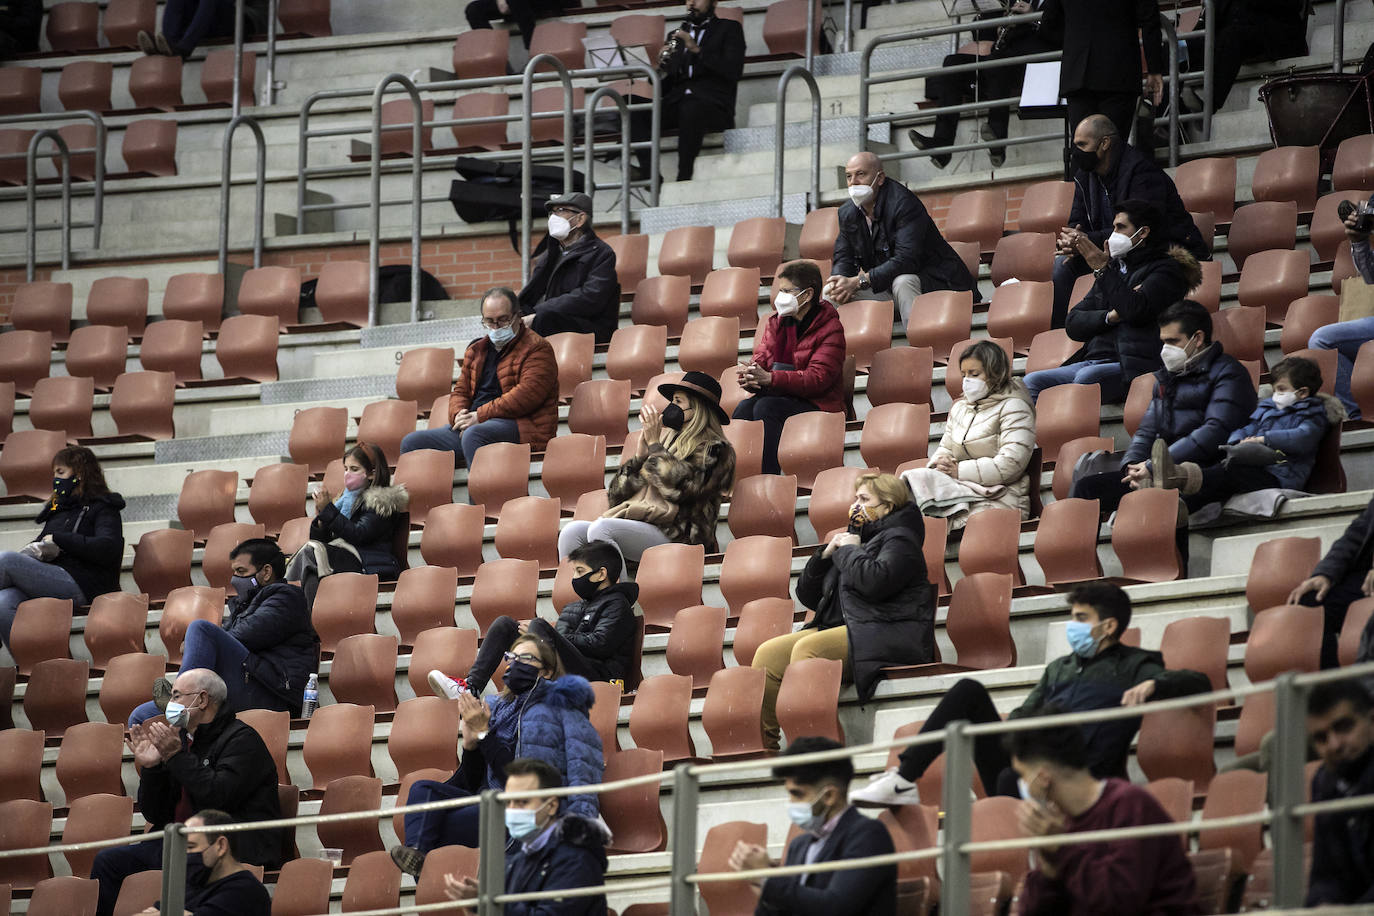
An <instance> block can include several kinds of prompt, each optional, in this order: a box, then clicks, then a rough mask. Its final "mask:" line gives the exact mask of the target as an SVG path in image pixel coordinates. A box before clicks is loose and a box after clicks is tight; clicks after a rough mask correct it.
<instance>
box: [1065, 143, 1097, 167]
mask: <svg viewBox="0 0 1374 916" xmlns="http://www.w3.org/2000/svg"><path fill="white" fill-rule="evenodd" d="M1069 157H1070V158H1071V159H1072V160H1073V164H1074V165H1075V166H1077V167H1078V168H1080V169H1082V170H1083V171H1085V172H1091V171H1094V170H1096V169H1097V166H1098V164H1099V163H1100V162H1101V161H1102V157H1101V156H1099V155H1098V154H1097V150H1095V149H1079V148H1078V147H1076V146H1075V147H1074V148H1073V149H1072V150H1070V151H1069Z"/></svg>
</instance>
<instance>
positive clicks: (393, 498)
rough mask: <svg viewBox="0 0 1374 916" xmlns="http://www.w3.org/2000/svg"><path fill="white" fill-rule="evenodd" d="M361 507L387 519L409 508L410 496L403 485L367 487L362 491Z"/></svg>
mask: <svg viewBox="0 0 1374 916" xmlns="http://www.w3.org/2000/svg"><path fill="white" fill-rule="evenodd" d="M363 507H364V508H366V509H371V510H372V511H373V512H376V513H377V514H378V515H380V516H381V517H382V518H389V517H391V516H392V515H395V514H396V513H398V512H405V511H406V509H408V508H409V507H410V494H409V493H407V492H406V485H405V484H403V483H398V484H393V485H392V486H389V487H368V488H367V489H366V490H364V491H363Z"/></svg>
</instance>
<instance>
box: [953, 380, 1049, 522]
mask: <svg viewBox="0 0 1374 916" xmlns="http://www.w3.org/2000/svg"><path fill="white" fill-rule="evenodd" d="M1034 450H1035V407H1034V405H1033V404H1032V403H1031V399H1030V393H1029V392H1027V391H1026V386H1025V385H1023V384H1022V383H1021V380H1020V379H1012V382H1011V385H1009V386H1008V387H1007V388H1006V389H1004V390H1002V391H997V392H993V393H992V394H989V395H988V396H987V397H985V398H983V399H982V400H981V401H978V402H977V403H975V404H970V403H969V402H968V401H967V400H965V399H964V398H960V399H959V400H957V401H955V402H954V403H953V404H952V405H951V406H950V408H949V419H948V420H947V421H946V422H945V434H944V435H943V436H942V437H941V438H940V447H939V448H937V449H936V450H935V453H934V454H933V455H931V458H932V459H933V458H936V457H938V456H940V455H949V456H950V457H952V458H953V459H954V460H955V461H958V462H959V479H960V480H968V481H972V482H973V483H978V484H982V485H983V486H985V487H995V486H997V485H999V484H1000V485H1002V486H1005V487H1006V488H1007V489H1006V492H1004V493H1003V494H1002V495H1001V496H1000V497H999V498H997V499H995V500H988V501H987V504H986V505H979V506H974V507H971V508H973V509H974V510H975V511H976V509H979V508H988V506H989V505H995V506H1007V507H1009V508H1012V509H1019V510H1020V512H1021V517H1022V518H1023V519H1024V518H1027V517H1029V515H1030V480H1029V479H1027V477H1026V469H1027V467H1028V466H1029V465H1030V458H1031V452H1033V451H1034Z"/></svg>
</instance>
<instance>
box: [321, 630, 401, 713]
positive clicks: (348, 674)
mask: <svg viewBox="0 0 1374 916" xmlns="http://www.w3.org/2000/svg"><path fill="white" fill-rule="evenodd" d="M399 642H400V640H398V639H397V638H396V637H395V636H379V635H378V634H376V633H355V634H354V635H352V636H346V637H344V638H343V639H341V640H339V645H338V648H337V649H336V650H335V652H334V665H333V667H332V668H331V669H330V673H329V689H330V691H331V692H332V693H333V694H334V698H335V699H336V700H338V701H340V702H343V703H370V704H371V705H372V706H373V707H374V708H375V709H376V710H377V711H378V712H394V711H395V710H396V657H397V647H398V644H399Z"/></svg>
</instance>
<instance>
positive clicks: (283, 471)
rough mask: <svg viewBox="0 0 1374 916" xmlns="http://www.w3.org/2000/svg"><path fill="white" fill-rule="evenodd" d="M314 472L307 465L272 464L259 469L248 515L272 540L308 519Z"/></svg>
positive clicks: (250, 490)
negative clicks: (309, 488) (295, 520)
mask: <svg viewBox="0 0 1374 916" xmlns="http://www.w3.org/2000/svg"><path fill="white" fill-rule="evenodd" d="M309 480H310V469H309V468H308V467H306V466H305V465H303V464H268V465H264V466H263V467H260V468H258V469H257V471H255V472H254V474H253V482H252V484H251V486H250V487H249V490H248V512H249V514H250V515H252V516H253V521H255V522H257V523H259V524H260V525H263V526H264V527H265V528H266V529H267V534H268V535H269V536H272V535H277V534H280V533H281V529H282V525H283V524H285V523H286V522H287V521H289V520H290V519H293V518H301V517H303V516H304V515H305V495H306V487H307V485H308V484H309Z"/></svg>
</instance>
